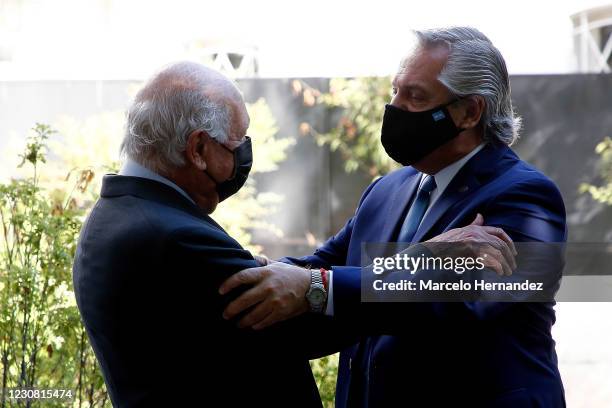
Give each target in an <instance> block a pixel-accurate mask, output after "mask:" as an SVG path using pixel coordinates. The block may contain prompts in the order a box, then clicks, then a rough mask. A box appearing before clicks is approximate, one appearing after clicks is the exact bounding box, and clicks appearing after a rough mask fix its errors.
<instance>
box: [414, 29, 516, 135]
mask: <svg viewBox="0 0 612 408" xmlns="http://www.w3.org/2000/svg"><path fill="white" fill-rule="evenodd" d="M415 34H416V37H417V40H418V45H419V46H421V47H422V48H428V47H434V46H437V45H440V44H446V45H447V46H448V47H449V51H450V52H449V56H448V60H447V61H446V64H445V65H444V68H443V69H442V72H441V73H440V76H439V78H438V79H439V80H440V82H442V84H444V85H445V86H446V87H447V88H448V90H449V91H450V92H451V93H453V94H454V95H455V96H457V97H459V98H460V97H464V96H468V95H480V96H481V97H482V98H483V99H484V101H485V109H484V112H483V115H482V118H481V123H482V125H483V126H484V129H485V135H484V137H485V140H497V141H500V142H502V143H505V144H507V145H512V144H513V143H514V142H515V141H516V139H517V138H518V137H519V132H520V129H521V118H520V117H519V116H517V115H515V114H514V109H513V107H512V100H511V95H510V79H509V76H508V70H507V68H506V62H505V61H504V57H503V56H502V55H501V53H500V52H499V50H498V49H497V48H496V47H495V46H494V45H493V44H492V43H491V41H490V40H489V39H488V38H487V37H486V36H485V35H484V34H483V33H481V32H480V31H478V30H476V29H475V28H471V27H451V28H444V29H433V30H425V31H415Z"/></svg>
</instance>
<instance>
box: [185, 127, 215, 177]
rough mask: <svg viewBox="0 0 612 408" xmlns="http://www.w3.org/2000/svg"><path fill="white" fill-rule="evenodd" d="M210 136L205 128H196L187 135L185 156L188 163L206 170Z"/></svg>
mask: <svg viewBox="0 0 612 408" xmlns="http://www.w3.org/2000/svg"><path fill="white" fill-rule="evenodd" d="M208 141H209V137H208V135H207V134H206V132H204V131H203V130H194V131H193V132H191V133H190V134H189V136H188V137H187V144H186V145H185V158H186V159H187V162H188V164H190V165H192V166H194V167H196V168H197V169H198V170H201V171H204V170H206V160H205V158H204V157H205V155H206V147H207V145H208Z"/></svg>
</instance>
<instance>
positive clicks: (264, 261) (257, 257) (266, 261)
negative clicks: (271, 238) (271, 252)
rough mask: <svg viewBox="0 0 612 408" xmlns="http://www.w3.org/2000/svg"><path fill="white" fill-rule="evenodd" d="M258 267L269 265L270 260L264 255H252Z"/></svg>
mask: <svg viewBox="0 0 612 408" xmlns="http://www.w3.org/2000/svg"><path fill="white" fill-rule="evenodd" d="M253 258H255V261H256V262H257V264H258V265H259V266H266V265H268V264H269V263H270V259H269V258H268V257H267V256H265V255H253Z"/></svg>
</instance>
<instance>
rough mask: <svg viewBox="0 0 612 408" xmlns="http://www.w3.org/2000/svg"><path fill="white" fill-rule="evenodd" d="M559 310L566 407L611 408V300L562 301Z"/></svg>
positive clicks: (558, 336)
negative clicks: (597, 301) (608, 301)
mask: <svg viewBox="0 0 612 408" xmlns="http://www.w3.org/2000/svg"><path fill="white" fill-rule="evenodd" d="M556 310H557V323H556V324H555V325H554V327H553V336H554V338H555V340H556V341H557V354H558V356H559V367H560V370H561V376H562V377H563V383H564V385H565V394H566V398H567V406H568V407H569V408H612V303H559V304H557V306H556Z"/></svg>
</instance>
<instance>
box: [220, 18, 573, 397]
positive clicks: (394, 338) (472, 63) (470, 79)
mask: <svg viewBox="0 0 612 408" xmlns="http://www.w3.org/2000/svg"><path fill="white" fill-rule="evenodd" d="M416 34H417V40H418V46H417V47H416V49H415V51H414V52H413V53H411V54H410V55H409V56H408V57H407V58H406V59H404V61H403V62H402V64H401V66H400V70H399V71H398V73H397V74H396V75H395V77H394V79H393V98H392V100H391V102H390V104H389V105H388V106H387V107H386V110H385V114H384V118H383V123H382V133H381V143H382V145H383V147H384V148H385V150H386V152H387V153H388V154H389V156H390V157H391V158H393V159H394V160H396V161H398V162H399V163H401V164H403V165H404V166H406V167H403V168H402V169H400V170H397V171H395V172H393V173H390V174H388V175H386V176H384V177H381V178H379V179H378V180H376V181H375V182H374V183H373V184H372V185H370V186H369V187H368V188H367V190H366V191H365V192H364V194H363V196H362V198H361V201H360V202H359V205H358V208H357V211H356V213H355V215H354V216H353V217H352V218H351V219H350V220H349V221H348V222H347V223H346V225H345V226H344V227H343V228H342V230H341V231H339V232H338V233H337V234H336V235H335V236H333V237H331V238H330V239H329V240H328V241H327V242H325V243H324V244H323V245H322V246H321V247H320V248H318V249H317V250H316V251H315V253H314V254H313V255H310V256H306V257H303V258H299V259H296V258H287V259H285V261H286V262H290V263H293V264H295V265H311V266H313V267H316V268H321V275H322V276H325V277H326V278H327V280H329V290H328V291H327V292H328V293H327V295H328V297H327V303H326V304H325V306H324V307H323V308H318V309H316V308H314V307H313V303H316V300H317V299H315V300H314V301H312V300H311V299H310V296H309V294H310V292H311V291H312V288H313V286H315V287H316V284H312V283H311V284H310V291H309V289H308V288H309V283H310V282H309V280H308V277H306V276H304V274H303V271H302V270H301V269H300V268H299V267H295V270H291V269H289V268H287V267H281V266H279V264H276V263H273V264H269V265H265V266H261V267H258V268H253V269H249V270H245V271H242V272H240V273H239V274H236V275H233V276H232V277H230V278H229V279H228V280H227V281H226V282H224V284H223V285H222V287H221V289H220V290H221V292H222V293H231V290H232V289H233V288H236V287H239V286H240V285H241V284H255V285H256V287H255V288H254V289H251V290H250V291H249V292H247V293H244V294H242V295H241V296H240V297H239V298H237V299H236V300H235V301H233V302H232V303H231V304H230V305H229V306H228V307H227V308H226V310H225V316H226V317H227V318H231V317H233V316H235V315H236V314H237V313H240V312H242V311H243V310H245V309H246V308H250V312H249V313H248V314H247V315H246V316H244V317H243V318H242V324H243V325H244V326H247V327H253V328H255V329H258V328H263V327H267V326H269V325H272V324H274V323H276V322H278V321H282V320H283V319H286V318H287V317H291V316H292V315H293V313H294V312H295V310H303V309H304V305H305V304H310V306H311V310H313V311H315V312H317V311H320V313H325V314H328V315H333V316H334V317H335V318H336V319H337V320H338V321H339V322H346V323H348V325H349V327H352V328H361V329H362V331H366V332H367V331H368V330H370V328H373V327H376V328H377V329H376V330H381V331H382V332H383V333H384V334H397V335H382V336H368V335H367V333H366V335H365V336H363V337H362V338H361V339H360V340H359V341H358V342H357V343H356V344H355V345H353V346H351V347H349V348H347V349H345V350H343V351H342V353H341V356H340V365H339V369H338V384H337V388H336V406H338V407H413V406H414V407H486V408H499V407H547V408H558V407H563V406H565V401H564V395H563V386H562V382H561V377H560V374H559V370H558V368H557V358H556V354H555V342H554V340H553V339H552V336H551V330H550V329H551V326H552V324H553V323H554V321H555V312H554V309H553V305H554V303H552V302H548V303H545V302H542V303H527V302H525V303H511V302H493V301H489V302H486V301H485V302H481V301H474V302H473V301H462V302H447V303H439V302H437V303H433V302H431V303H428V302H409V303H367V302H361V299H362V298H361V294H362V292H361V290H362V281H361V279H362V275H361V262H362V260H361V249H362V244H363V243H372V242H406V243H412V244H416V243H422V245H413V246H412V247H411V248H416V247H419V246H425V247H430V246H431V245H430V244H428V243H430V242H465V241H468V242H470V241H485V242H488V243H490V244H491V246H493V247H496V248H497V249H498V250H499V252H498V253H502V254H504V256H503V257H501V258H499V263H498V264H497V265H496V268H495V267H494V269H496V270H497V271H498V272H499V273H501V274H506V275H507V274H508V273H509V272H510V270H511V269H513V268H514V266H515V265H513V263H512V262H513V257H512V253H513V252H514V251H513V246H512V241H517V242H521V241H522V242H564V241H565V240H566V235H567V234H566V223H565V209H564V205H563V200H562V198H561V195H560V193H559V191H558V189H557V187H556V186H555V185H554V183H553V182H552V181H551V180H549V179H548V178H547V177H545V176H544V175H543V174H542V173H541V172H539V171H538V170H537V169H535V168H533V167H532V166H530V165H528V164H526V163H525V162H523V161H521V160H520V159H519V158H518V157H517V156H516V154H515V153H514V152H513V151H512V150H511V149H510V148H509V145H511V144H512V143H513V142H514V140H515V139H516V137H517V135H518V130H519V127H520V121H519V119H518V118H517V117H515V115H514V112H513V108H512V101H511V99H510V83H509V78H508V72H507V70H506V65H505V62H504V59H503V57H502V56H501V54H500V52H499V51H498V50H497V48H495V47H494V46H493V44H492V43H491V41H490V40H489V39H488V38H487V37H486V36H484V35H483V34H482V33H481V32H479V31H478V30H475V29H473V28H468V27H454V28H449V29H440V30H431V31H422V32H417V33H416ZM483 217H484V218H483ZM483 222H484V223H486V226H482V223H483ZM470 223H472V224H477V225H480V226H481V227H476V226H474V225H469V224H470ZM466 226H467V227H466ZM506 234H507V235H506ZM508 236H509V237H508ZM552 260H553V259H551V261H552ZM364 269H366V268H364ZM425 272H427V271H425ZM554 272H555V273H557V272H560V271H557V270H555V271H554ZM392 275H393V274H388V275H387V277H388V278H392ZM555 276H557V275H555ZM279 280H281V281H282V282H283V284H282V285H278V284H275V281H279ZM296 293H297V294H304V297H300V296H296ZM271 299H274V302H271ZM279 299H280V301H279ZM279 302H280V303H281V304H282V305H283V307H282V308H272V307H271V304H273V303H275V304H278V303H279ZM315 306H317V305H316V304H315ZM322 336H323V338H324V339H323V340H322V341H325V333H322ZM329 337H331V336H329Z"/></svg>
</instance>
